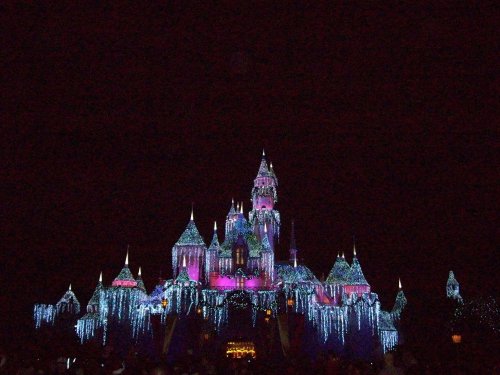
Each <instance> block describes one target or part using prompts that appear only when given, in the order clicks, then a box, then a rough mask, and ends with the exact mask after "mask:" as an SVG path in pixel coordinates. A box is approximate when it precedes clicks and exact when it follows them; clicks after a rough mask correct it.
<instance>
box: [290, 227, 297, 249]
mask: <svg viewBox="0 0 500 375" xmlns="http://www.w3.org/2000/svg"><path fill="white" fill-rule="evenodd" d="M290 250H297V243H296V241H295V222H294V221H293V220H292V230H291V232H290Z"/></svg>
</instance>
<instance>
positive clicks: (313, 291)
mask: <svg viewBox="0 0 500 375" xmlns="http://www.w3.org/2000/svg"><path fill="white" fill-rule="evenodd" d="M277 187H278V179H277V177H276V174H275V172H274V170H273V167H272V164H271V165H269V166H268V163H267V161H266V158H265V155H264V153H263V154H262V160H261V162H260V166H259V170H258V173H257V176H256V178H255V180H254V184H253V189H252V194H251V196H252V210H251V211H250V212H249V214H248V218H247V217H245V213H244V208H243V203H240V204H237V205H236V207H235V205H234V201H233V202H232V203H231V206H230V209H229V212H228V214H227V216H226V221H225V226H224V241H223V242H220V241H219V238H218V234H217V225H216V223H215V225H214V233H213V237H212V240H211V242H210V245H209V246H208V247H207V245H206V243H205V241H204V240H203V238H202V236H201V235H200V233H199V231H198V228H197V227H196V224H195V221H194V215H193V213H192V212H191V218H190V220H189V222H188V224H187V226H186V229H185V230H184V232H183V233H182V234H181V236H180V237H179V239H178V240H177V242H176V243H175V244H174V246H173V248H172V274H173V278H172V279H171V280H163V281H161V282H160V283H159V284H158V285H157V286H156V287H155V289H154V290H153V291H152V292H151V293H150V294H148V293H147V292H146V288H145V287H144V283H143V281H142V279H141V272H140V269H139V273H138V276H137V277H134V276H133V274H132V272H131V271H130V269H129V265H128V252H127V257H126V261H125V265H124V267H123V269H122V270H121V271H120V273H119V275H118V276H117V277H116V278H115V279H114V280H113V282H112V284H111V285H110V286H104V285H103V283H102V275H101V278H100V279H99V283H98V284H97V287H96V289H95V292H94V294H93V296H92V298H91V299H90V301H89V303H88V305H87V309H86V314H85V315H83V316H82V317H81V318H79V319H78V321H77V324H76V330H77V334H78V336H79V337H80V339H81V341H82V342H85V341H88V340H96V339H97V340H99V341H102V342H106V340H107V338H108V337H109V334H110V333H112V331H113V330H116V329H120V330H122V331H127V332H128V334H129V335H130V337H131V338H133V339H135V340H137V341H138V342H139V341H140V342H144V340H147V339H148V338H151V337H152V336H153V331H154V329H153V326H154V324H152V322H153V321H154V320H155V319H157V320H158V321H160V322H161V323H162V324H163V325H166V327H167V328H168V327H169V324H171V323H169V321H170V322H171V321H172V319H174V320H175V319H180V318H183V317H185V318H186V319H189V317H191V316H195V317H196V315H199V316H202V317H203V321H204V322H205V323H203V324H204V325H205V326H207V325H209V329H210V330H212V331H214V330H215V331H216V332H219V333H221V332H227V331H228V330H231V329H232V328H233V329H234V328H235V327H237V326H238V324H239V323H240V322H238V321H235V319H233V320H232V319H231V311H233V310H234V309H239V310H246V311H248V312H249V317H250V318H249V319H250V320H251V322H250V323H251V324H252V326H253V327H258V326H259V325H260V326H262V325H264V324H265V323H263V322H264V321H265V322H266V323H269V321H270V319H276V320H279V321H280V322H281V323H280V324H279V325H278V326H279V327H280V337H281V344H282V345H283V351H284V352H286V351H287V350H290V348H289V343H288V338H287V335H288V331H287V329H288V328H286V327H285V328H283V327H284V324H285V323H284V322H286V319H285V320H284V317H289V316H303V317H305V319H304V321H305V323H304V324H305V325H306V328H307V329H306V330H305V332H306V335H309V336H314V337H315V340H316V341H317V342H318V346H320V347H321V346H322V347H324V348H329V349H334V350H336V351H338V352H342V351H343V350H344V349H345V347H346V346H347V345H350V346H351V347H353V346H356V347H362V346H368V343H370V345H372V346H376V345H380V346H381V349H382V351H384V352H385V351H387V350H390V349H392V348H393V347H394V346H395V345H397V344H398V341H399V333H398V327H399V321H400V317H401V312H402V311H403V309H404V307H405V305H406V298H405V295H404V293H403V290H402V288H401V282H400V283H399V292H398V294H397V297H396V302H395V304H394V307H393V309H392V310H391V311H384V310H381V307H380V302H379V300H378V296H377V294H375V293H373V292H372V291H371V288H370V284H369V283H368V281H367V280H366V278H365V276H364V275H363V271H362V269H361V265H360V262H359V260H358V258H357V254H356V248H355V247H354V249H353V250H354V251H353V260H352V263H351V265H349V263H348V262H347V260H346V259H345V256H344V254H342V256H340V255H338V256H337V259H336V260H335V263H334V264H333V267H332V269H331V271H330V273H329V275H328V278H327V279H326V281H324V282H320V281H319V280H318V279H317V278H316V277H315V276H314V274H313V273H312V272H311V270H310V269H309V268H308V267H306V266H305V265H303V264H298V262H297V252H298V250H297V246H296V244H295V235H294V226H293V223H292V234H291V241H290V249H289V254H290V256H289V259H288V260H287V261H283V262H275V244H276V243H278V238H279V235H280V224H281V221H280V214H279V212H278V211H277V210H276V209H275V204H276V203H277V201H278V194H277ZM70 292H71V291H68V292H67V293H66V294H65V297H63V299H64V298H66V300H65V302H64V306H65V311H72V313H73V314H74V315H75V317H78V314H79V312H80V308H79V305H78V308H76V305H75V304H77V303H78V301H77V300H76V296H75V295H74V294H73V292H71V293H70ZM60 304H61V301H60V302H59V304H58V307H54V306H52V305H36V306H35V311H34V313H35V316H34V319H35V326H36V327H37V328H39V327H42V326H45V325H54V324H57V320H58V316H59V311H60V310H62V308H61V307H60V306H59V305H60ZM174 327H175V324H174V325H173V326H172V327H170V328H169V329H171V330H174ZM166 336H168V335H166ZM374 342H375V343H378V344H373V343H374ZM372 349H373V348H372Z"/></svg>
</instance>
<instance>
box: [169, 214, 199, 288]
mask: <svg viewBox="0 0 500 375" xmlns="http://www.w3.org/2000/svg"><path fill="white" fill-rule="evenodd" d="M206 251H207V246H206V245H205V242H204V241H203V238H202V237H201V235H200V232H199V231H198V228H197V227H196V224H195V223H194V215H193V212H192V211H191V218H190V220H189V223H188V225H187V226H186V229H185V230H184V232H183V233H182V234H181V236H180V237H179V239H178V240H177V242H176V243H175V245H174V247H173V248H172V272H173V275H174V279H175V278H176V277H177V275H178V273H179V271H180V266H181V264H182V262H183V258H184V257H185V258H186V263H187V271H188V274H189V278H190V279H191V280H194V281H198V282H201V281H202V278H203V267H204V265H205V253H206Z"/></svg>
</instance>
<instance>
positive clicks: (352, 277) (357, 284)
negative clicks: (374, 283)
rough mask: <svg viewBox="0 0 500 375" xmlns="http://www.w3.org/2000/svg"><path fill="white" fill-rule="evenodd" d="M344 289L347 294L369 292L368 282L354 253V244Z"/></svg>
mask: <svg viewBox="0 0 500 375" xmlns="http://www.w3.org/2000/svg"><path fill="white" fill-rule="evenodd" d="M344 291H345V292H346V293H348V294H351V293H357V294H358V295H360V294H363V293H369V292H370V284H368V281H366V279H365V275H363V270H362V269H361V265H360V264H359V261H358V257H357V255H356V245H354V248H353V258H352V264H351V269H350V271H349V275H348V278H347V282H346V285H345V287H344Z"/></svg>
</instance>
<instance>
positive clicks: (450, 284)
mask: <svg viewBox="0 0 500 375" xmlns="http://www.w3.org/2000/svg"><path fill="white" fill-rule="evenodd" d="M446 297H448V298H451V299H454V300H456V301H458V302H462V296H461V295H460V284H459V283H458V281H457V279H455V274H454V273H453V271H450V273H449V275H448V281H447V283H446Z"/></svg>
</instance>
